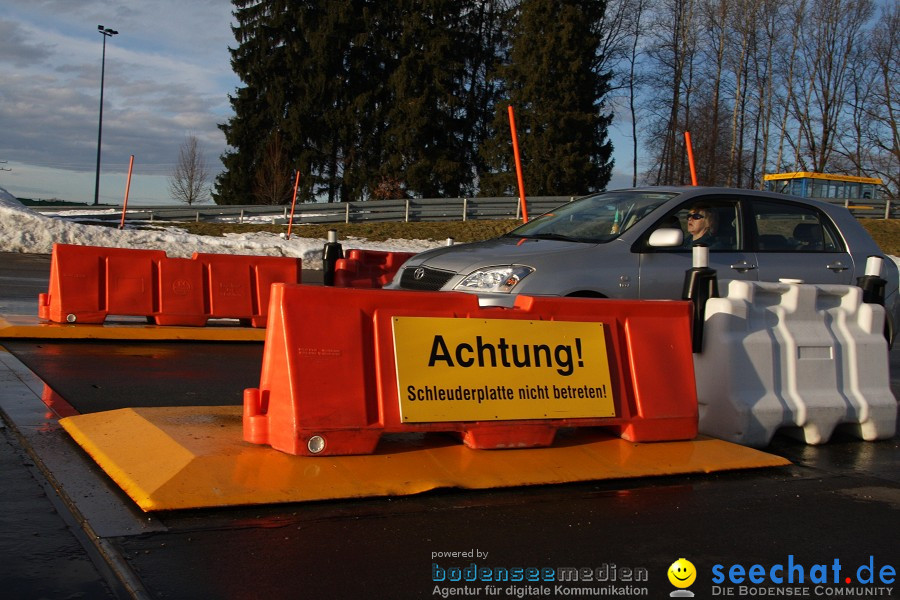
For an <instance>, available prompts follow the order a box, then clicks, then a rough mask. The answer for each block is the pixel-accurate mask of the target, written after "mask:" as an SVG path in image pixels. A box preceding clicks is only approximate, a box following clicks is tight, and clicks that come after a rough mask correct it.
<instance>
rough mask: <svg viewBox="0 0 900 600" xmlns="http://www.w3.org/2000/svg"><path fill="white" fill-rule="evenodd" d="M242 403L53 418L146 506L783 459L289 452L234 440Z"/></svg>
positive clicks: (450, 443) (617, 446) (417, 443)
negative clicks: (320, 454)
mask: <svg viewBox="0 0 900 600" xmlns="http://www.w3.org/2000/svg"><path fill="white" fill-rule="evenodd" d="M241 410H242V409H241V407H239V406H223V407H177V408H126V409H120V410H114V411H109V412H103V413H92V414H85V415H78V416H75V417H68V418H66V419H62V420H61V421H60V422H61V423H62V425H63V427H65V429H66V431H68V432H69V434H70V435H71V436H72V437H73V438H74V439H75V441H77V442H78V444H80V445H81V446H82V447H83V448H84V449H85V450H86V451H87V452H88V453H89V454H90V455H91V456H92V457H93V458H94V460H96V461H97V463H98V464H99V465H100V466H101V467H102V468H103V469H104V470H105V471H106V472H107V474H109V476H110V477H112V479H113V480H114V481H115V482H116V483H117V484H118V485H119V486H121V488H122V489H123V490H124V491H125V492H126V493H127V494H128V495H129V496H130V497H131V498H132V499H133V500H134V501H135V502H136V503H137V504H138V506H140V507H141V508H142V509H143V510H145V511H151V510H171V509H181V508H201V507H214V506H232V505H241V504H270V503H278V502H302V501H309V500H331V499H337V498H358V497H365V496H393V495H408V494H416V493H420V492H424V491H427V490H432V489H436V488H441V487H458V488H469V489H486V488H498V487H511V486H523V485H538V484H551V483H567V482H575V481H592V480H599V479H620V478H629V477H646V476H652V475H672V474H683V473H709V472H713V471H724V470H732V469H747V468H757V467H776V466H783V465H787V464H790V463H789V461H787V460H785V459H784V458H781V457H779V456H774V455H771V454H767V453H764V452H760V451H758V450H753V449H751V448H746V447H744V446H738V445H735V444H731V443H728V442H724V441H721V440H716V439H711V438H700V439H697V440H694V441H689V442H659V443H640V444H638V443H633V442H627V441H625V440H622V439H619V438H615V437H610V436H608V435H604V434H603V433H598V432H596V431H590V432H583V433H577V434H573V435H571V436H569V437H566V438H564V439H563V440H562V443H561V444H560V445H558V446H555V447H553V448H539V449H524V450H470V449H468V448H466V447H465V446H463V445H462V444H460V443H458V442H456V441H455V440H453V439H450V438H448V437H444V436H440V435H438V436H435V435H417V436H408V437H397V438H394V439H390V438H389V439H387V440H384V441H382V443H381V444H380V445H379V446H378V453H377V454H374V455H371V456H337V457H316V458H312V457H301V456H291V455H288V454H284V453H281V452H278V451H277V450H272V449H271V448H268V447H265V446H257V445H254V444H250V443H247V442H244V441H243V439H242V433H241Z"/></svg>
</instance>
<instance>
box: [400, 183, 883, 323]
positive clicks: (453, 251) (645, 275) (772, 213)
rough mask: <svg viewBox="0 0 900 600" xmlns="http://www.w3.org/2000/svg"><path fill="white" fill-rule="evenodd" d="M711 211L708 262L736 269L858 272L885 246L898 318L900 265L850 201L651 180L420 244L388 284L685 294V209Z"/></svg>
mask: <svg viewBox="0 0 900 600" xmlns="http://www.w3.org/2000/svg"><path fill="white" fill-rule="evenodd" d="M695 219H696V220H698V222H699V221H700V219H704V220H707V221H709V227H708V228H707V229H708V231H707V232H706V235H705V236H704V237H703V239H702V240H701V241H702V242H705V243H706V245H708V247H709V266H710V267H712V268H713V269H716V271H717V275H718V279H719V282H720V289H721V290H722V291H724V287H722V285H721V282H722V281H724V280H730V279H744V280H750V281H778V280H779V279H782V278H790V279H799V280H802V281H804V282H805V283H816V284H822V283H837V284H855V283H856V280H857V278H858V277H860V276H862V275H863V274H864V271H865V265H866V260H867V258H868V257H869V256H879V257H882V258H884V259H885V260H884V266H883V270H882V274H881V276H882V277H883V278H884V279H886V280H887V285H886V287H885V298H886V301H885V306H886V308H887V316H888V318H887V322H888V323H887V327H888V329H889V331H888V333H890V334H891V338H890V339H893V332H894V324H895V323H897V322H898V320H897V317H898V309H900V302H898V294H897V286H898V270H897V266H896V264H895V263H894V262H893V261H892V260H890V259H889V258H888V257H886V256H884V254H883V253H882V252H881V250H880V249H879V247H878V245H877V244H876V243H875V241H874V240H873V239H872V238H871V237H870V236H869V234H868V232H866V230H865V229H864V228H863V227H862V226H861V225H860V224H859V223H858V222H857V220H856V218H855V217H854V216H853V215H852V214H850V212H849V211H848V210H847V209H845V208H843V207H840V206H835V205H831V204H828V203H825V202H819V201H816V200H807V199H801V198H795V197H791V196H785V195H781V194H775V193H768V192H758V191H752V190H740V189H730V188H700V187H689V188H682V187H652V188H637V189H627V190H618V191H611V192H604V193H600V194H595V195H591V196H586V197H584V198H580V199H578V200H575V201H573V202H570V203H568V204H563V205H561V206H559V207H557V208H556V209H554V210H552V211H550V212H548V213H546V214H544V215H541V216H540V217H538V218H536V219H533V220H531V221H529V222H528V223H525V224H524V225H522V226H520V227H518V228H516V229H514V230H513V231H511V232H510V233H508V234H506V235H504V236H502V237H499V238H496V239H492V240H487V241H484V242H477V243H473V244H460V245H456V246H450V247H446V248H438V249H435V250H429V251H427V252H422V253H421V254H417V255H416V256H414V257H413V258H411V259H410V260H408V261H407V262H406V263H405V264H404V265H403V267H402V269H401V270H400V271H399V272H398V273H397V276H396V277H395V278H394V281H393V282H392V283H391V284H390V285H389V286H388V287H389V288H393V289H407V290H445V291H446V290H455V291H461V292H470V293H473V294H477V295H478V296H479V298H480V302H481V304H482V305H496V306H511V305H512V304H513V302H514V296H515V295H516V294H528V295H536V296H579V297H594V298H632V299H638V298H673V299H677V298H680V297H681V292H682V286H683V283H684V273H685V271H686V270H687V269H689V268H691V266H692V245H693V243H692V241H693V237H692V235H691V234H692V233H696V229H697V227H696V226H692V227H691V228H689V227H688V226H687V223H688V221H690V220H695Z"/></svg>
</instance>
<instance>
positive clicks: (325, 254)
mask: <svg viewBox="0 0 900 600" xmlns="http://www.w3.org/2000/svg"><path fill="white" fill-rule="evenodd" d="M339 258H344V248H343V247H342V246H341V244H340V242H338V241H337V230H336V229H329V230H328V241H327V242H326V243H325V246H324V247H323V248H322V283H323V284H324V285H332V286H333V285H334V266H335V263H337V261H338V259H339Z"/></svg>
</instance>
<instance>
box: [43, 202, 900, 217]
mask: <svg viewBox="0 0 900 600" xmlns="http://www.w3.org/2000/svg"><path fill="white" fill-rule="evenodd" d="M575 198H576V196H535V197H533V198H528V199H527V206H528V214H529V216H530V217H534V216H537V215H540V214H543V213H545V212H547V211H549V210H552V209H553V208H555V207H557V206H559V205H560V204H564V203H566V202H570V201H572V200H574V199H575ZM827 201H829V202H831V203H832V204H837V205H839V206H845V207H846V208H848V209H850V211H851V212H852V213H853V214H854V215H855V216H856V217H858V218H879V219H891V218H894V219H895V218H900V203H896V202H893V203H892V202H891V201H890V200H859V201H855V200H850V201H847V200H844V199H828V200H827ZM31 208H32V210H35V211H38V212H61V211H65V210H78V211H80V212H93V211H98V212H100V211H108V210H109V209H110V208H114V207H111V206H109V205H105V206H83V207H72V206H68V207H46V206H41V207H31ZM289 215H290V206H284V205H277V206H264V205H258V204H248V205H221V206H220V205H209V204H204V205H199V206H184V205H171V206H152V207H151V206H142V207H135V208H130V209H128V211H127V215H126V218H127V219H129V220H147V221H171V222H177V221H182V222H183V221H219V220H225V219H227V220H235V221H238V222H243V221H244V220H245V219H249V218H252V217H257V218H258V217H269V218H271V219H272V221H271V222H272V223H276V224H283V223H286V222H287V220H288V217H289ZM521 216H522V213H521V209H520V206H519V199H518V198H513V197H508V196H507V197H493V198H424V199H421V198H420V199H408V200H402V199H401V200H369V201H366V202H334V203H330V204H327V203H304V204H298V205H297V206H296V207H295V209H294V221H293V222H294V223H295V224H297V223H361V222H366V221H370V222H385V221H460V220H462V221H467V220H470V219H471V220H480V219H519V218H521ZM83 218H85V219H87V218H90V219H92V220H101V221H102V220H119V219H120V218H121V214H119V213H116V214H96V215H91V216H90V217H83Z"/></svg>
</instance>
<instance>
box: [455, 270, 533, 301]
mask: <svg viewBox="0 0 900 600" xmlns="http://www.w3.org/2000/svg"><path fill="white" fill-rule="evenodd" d="M532 273H534V269H533V268H531V267H526V266H525V265H509V266H506V267H487V268H484V269H478V270H477V271H475V272H473V273H470V274H469V275H467V276H466V278H465V279H463V280H462V281H460V282H459V283H457V284H456V287H454V288H453V289H455V290H464V291H467V292H501V293H505V294H508V293H509V292H511V291H512V290H513V288H514V287H516V285H517V284H518V283H519V282H520V281H522V280H523V279H525V278H526V277H528V276H529V275H531V274H532Z"/></svg>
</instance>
